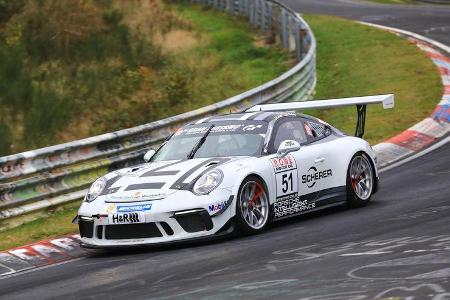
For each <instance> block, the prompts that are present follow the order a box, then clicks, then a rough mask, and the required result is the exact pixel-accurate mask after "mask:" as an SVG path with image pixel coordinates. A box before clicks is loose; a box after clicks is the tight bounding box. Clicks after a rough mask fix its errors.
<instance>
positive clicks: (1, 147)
mask: <svg viewBox="0 0 450 300" xmlns="http://www.w3.org/2000/svg"><path fill="white" fill-rule="evenodd" d="M11 144H12V135H11V130H10V129H9V127H8V126H7V125H6V124H4V123H3V122H2V121H1V120H0V155H6V154H8V153H10V151H11Z"/></svg>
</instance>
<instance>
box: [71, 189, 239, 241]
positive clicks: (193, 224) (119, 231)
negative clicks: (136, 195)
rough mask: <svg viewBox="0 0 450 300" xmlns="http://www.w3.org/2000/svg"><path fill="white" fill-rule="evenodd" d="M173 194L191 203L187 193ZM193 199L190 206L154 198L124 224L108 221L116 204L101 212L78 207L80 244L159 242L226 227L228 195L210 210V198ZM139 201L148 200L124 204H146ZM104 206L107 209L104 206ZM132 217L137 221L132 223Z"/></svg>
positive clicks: (230, 212) (205, 234) (199, 235)
mask: <svg viewBox="0 0 450 300" xmlns="http://www.w3.org/2000/svg"><path fill="white" fill-rule="evenodd" d="M176 194H178V195H173V197H176V198H177V199H175V201H177V202H178V203H183V202H184V203H186V202H187V203H189V202H190V203H192V202H191V201H189V200H187V199H186V197H191V196H190V195H188V194H185V193H183V192H180V193H176ZM183 194H184V195H183ZM183 196H184V197H183ZM216 199H217V198H216ZM182 200H184V201H182ZM195 200H196V203H197V205H196V206H194V208H189V207H187V206H186V205H173V204H171V205H165V204H164V203H162V202H159V201H158V203H155V202H156V201H154V202H153V203H152V204H153V205H152V208H151V209H149V210H145V211H139V218H134V219H133V220H130V222H127V223H126V224H113V222H112V219H111V216H117V215H118V214H117V212H118V210H117V209H118V207H119V206H117V205H116V210H115V211H113V212H112V213H111V212H109V213H105V209H104V208H103V209H100V210H92V209H86V208H83V206H82V208H81V209H80V211H79V214H78V217H77V220H78V225H79V229H80V236H81V245H82V246H84V247H88V248H111V247H120V246H135V245H149V244H161V243H168V242H176V241H183V240H191V239H198V238H202V237H208V236H213V235H216V234H218V233H221V232H222V231H224V230H226V229H227V228H224V227H225V225H227V224H229V222H228V221H229V220H230V219H231V218H232V216H233V215H234V210H232V209H230V208H229V206H231V204H232V203H233V196H231V195H230V196H229V197H228V199H226V200H224V201H220V202H219V203H222V204H221V205H222V206H220V207H218V208H217V209H211V205H214V204H211V200H210V199H208V200H205V201H201V200H200V199H195ZM167 202H168V201H167ZM143 203H151V202H139V203H138V202H136V203H134V202H130V203H126V206H127V207H138V206H139V205H140V206H145V205H148V204H143ZM109 205H111V204H109ZM87 206H88V205H87ZM106 207H107V208H106V210H108V205H106ZM191 207H192V206H191ZM131 216H133V215H132V214H131ZM131 218H133V217H131ZM136 220H138V221H139V222H135V221H136ZM143 220H144V222H143ZM221 229H222V231H221ZM219 231H220V232H219Z"/></svg>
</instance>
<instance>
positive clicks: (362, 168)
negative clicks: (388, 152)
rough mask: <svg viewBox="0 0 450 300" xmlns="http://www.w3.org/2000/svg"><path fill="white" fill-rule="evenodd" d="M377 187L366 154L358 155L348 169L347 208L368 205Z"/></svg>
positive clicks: (351, 161)
mask: <svg viewBox="0 0 450 300" xmlns="http://www.w3.org/2000/svg"><path fill="white" fill-rule="evenodd" d="M374 187H375V172H374V169H373V167H372V164H371V162H370V158H369V157H368V156H367V155H366V154H365V153H362V152H360V153H356V154H355V155H354V156H353V157H352V159H351V160H350V163H349V165H348V169H347V206H348V207H349V208H357V207H362V206H365V205H367V203H369V201H370V198H371V197H372V194H373V191H374Z"/></svg>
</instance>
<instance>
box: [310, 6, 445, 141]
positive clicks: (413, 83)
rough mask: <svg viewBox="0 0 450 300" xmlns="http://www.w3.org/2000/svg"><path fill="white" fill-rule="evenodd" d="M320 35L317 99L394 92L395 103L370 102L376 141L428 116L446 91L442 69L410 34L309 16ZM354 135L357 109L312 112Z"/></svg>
mask: <svg viewBox="0 0 450 300" xmlns="http://www.w3.org/2000/svg"><path fill="white" fill-rule="evenodd" d="M305 19H306V21H307V22H308V23H309V24H310V25H311V27H312V29H313V31H314V33H315V36H316V38H317V76H318V82H317V88H316V95H315V99H327V98H338V97H350V96H363V95H375V94H383V93H394V94H395V108H394V109H391V110H383V109H382V107H381V106H369V107H368V111H367V122H366V133H365V138H366V139H368V140H369V142H371V143H377V142H380V141H383V140H385V139H387V138H388V137H391V136H393V135H395V134H396V133H399V132H401V131H403V130H405V129H406V128H408V127H410V126H412V125H414V124H415V123H417V122H418V121H420V120H422V119H423V118H425V117H427V116H428V115H429V114H430V113H431V112H432V111H433V109H434V107H435V106H436V104H437V103H438V102H439V99H440V98H441V96H442V92H443V87H442V83H441V80H440V77H439V72H438V70H437V68H436V66H435V65H434V64H433V62H432V61H431V59H430V58H429V57H427V56H426V54H425V52H423V51H421V50H419V49H418V48H417V47H416V46H415V45H414V44H411V43H410V42H408V41H407V40H406V39H403V38H400V37H397V36H396V35H394V34H392V33H388V32H385V31H382V30H379V29H375V28H371V27H369V26H365V25H360V24H357V23H355V22H352V21H348V20H343V19H340V18H335V17H325V16H315V15H307V16H305ZM313 113H314V114H315V115H317V116H318V117H319V118H322V119H324V120H325V121H327V122H329V123H330V124H333V125H335V126H336V127H338V128H341V129H342V130H344V131H345V132H348V133H349V134H354V128H355V124H356V112H355V109H354V108H346V109H332V110H331V109H330V110H326V111H321V112H313Z"/></svg>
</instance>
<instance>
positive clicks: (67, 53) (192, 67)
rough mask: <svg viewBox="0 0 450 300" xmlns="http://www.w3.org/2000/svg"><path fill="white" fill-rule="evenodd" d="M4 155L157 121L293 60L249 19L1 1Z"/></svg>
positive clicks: (189, 8)
mask: <svg viewBox="0 0 450 300" xmlns="http://www.w3.org/2000/svg"><path fill="white" fill-rule="evenodd" d="M0 40H1V42H0V78H2V80H1V81H0V136H1V139H0V156H1V155H7V154H11V153H17V152H21V151H25V150H30V149H34V148H39V147H44V146H48V145H53V144H57V143H62V142H67V141H71V140H75V139H80V138H84V137H88V136H92V135H96V134H100V133H104V132H110V131H114V130H118V129H122V128H127V127H131V126H136V125H139V124H143V123H147V122H151V121H154V120H158V119H161V118H164V117H167V116H171V115H175V114H178V113H181V112H184V111H189V110H192V109H194V108H197V107H201V106H204V105H206V104H210V103H212V102H216V101H219V100H222V99H225V98H227V97H230V96H233V95H235V94H237V93H239V92H243V91H245V90H247V89H250V88H252V87H255V86H257V85H259V84H261V83H264V82H266V81H269V80H271V79H273V78H274V77H276V76H277V75H279V74H281V73H282V72H283V71H285V70H286V69H288V68H289V66H291V65H292V64H293V63H294V61H293V60H292V58H290V57H289V55H288V54H287V53H286V52H284V51H283V50H281V48H279V47H277V46H273V45H268V44H266V43H265V40H264V37H261V36H258V33H257V32H256V31H255V30H254V29H252V28H251V27H250V26H249V25H248V24H247V23H246V22H245V21H244V20H240V19H239V20H237V19H235V18H231V17H229V16H227V15H225V14H222V13H220V12H215V11H213V10H209V9H206V8H202V7H199V6H193V5H190V4H184V3H182V2H168V1H165V2H163V1H162V0H131V1H119V0H71V1H58V0H28V1H25V0H16V1H0Z"/></svg>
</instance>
